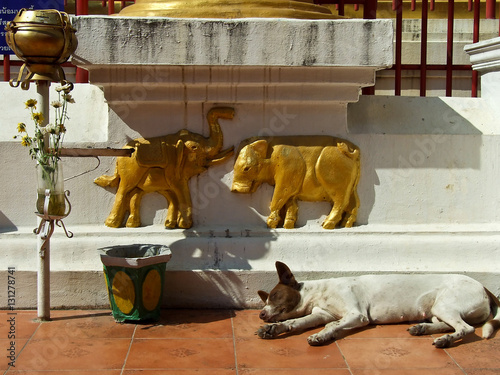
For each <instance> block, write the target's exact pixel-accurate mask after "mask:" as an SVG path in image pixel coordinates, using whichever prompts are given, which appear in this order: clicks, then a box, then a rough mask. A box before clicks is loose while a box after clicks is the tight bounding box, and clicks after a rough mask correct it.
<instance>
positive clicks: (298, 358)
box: [236, 336, 347, 369]
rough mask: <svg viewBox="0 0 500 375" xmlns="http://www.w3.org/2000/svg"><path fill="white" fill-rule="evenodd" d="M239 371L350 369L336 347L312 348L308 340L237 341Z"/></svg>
mask: <svg viewBox="0 0 500 375" xmlns="http://www.w3.org/2000/svg"><path fill="white" fill-rule="evenodd" d="M236 353H237V361H238V367H240V368H242V369H245V368H247V369H250V368H260V369H270V368H283V369H286V368H305V369H317V368H323V369H324V368H339V369H340V368H347V366H346V364H345V361H344V359H343V358H342V355H341V353H340V351H339V349H338V347H337V345H336V344H335V343H333V344H331V345H326V346H321V347H312V346H310V345H309V344H308V343H307V341H306V340H305V336H304V338H302V337H300V338H296V337H287V338H284V339H274V340H262V339H259V338H257V337H253V338H236Z"/></svg>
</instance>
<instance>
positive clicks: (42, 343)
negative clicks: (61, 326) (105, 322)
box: [16, 336, 130, 371]
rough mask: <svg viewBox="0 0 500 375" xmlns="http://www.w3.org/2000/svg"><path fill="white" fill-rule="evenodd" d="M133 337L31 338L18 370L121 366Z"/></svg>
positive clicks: (17, 363) (96, 368)
mask: <svg viewBox="0 0 500 375" xmlns="http://www.w3.org/2000/svg"><path fill="white" fill-rule="evenodd" d="M129 347H130V339H103V338H100V339H98V340H96V339H80V340H73V339H70V338H68V337H62V336H60V337H54V338H52V339H47V340H31V341H30V342H29V343H28V344H27V345H26V347H25V348H24V349H23V351H22V352H21V354H20V355H19V358H18V359H17V361H16V370H37V371H41V370H101V369H103V370H105V369H121V368H122V367H123V363H124V361H125V357H126V355H127V352H128V349H129Z"/></svg>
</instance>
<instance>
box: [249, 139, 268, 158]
mask: <svg viewBox="0 0 500 375" xmlns="http://www.w3.org/2000/svg"><path fill="white" fill-rule="evenodd" d="M250 146H251V147H252V148H253V149H254V151H255V152H256V153H257V154H258V155H259V156H260V157H261V158H262V159H265V158H266V155H267V146H268V143H267V141H266V140H265V139H259V140H258V141H255V142H253V143H251V144H250Z"/></svg>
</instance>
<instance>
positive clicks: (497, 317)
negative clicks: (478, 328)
mask: <svg viewBox="0 0 500 375" xmlns="http://www.w3.org/2000/svg"><path fill="white" fill-rule="evenodd" d="M484 290H485V291H486V294H487V295H488V297H489V298H490V303H491V313H492V315H493V318H492V319H490V320H488V321H487V322H486V323H485V324H484V325H483V338H485V339H489V338H490V337H491V336H492V335H493V333H494V332H495V331H496V330H497V329H499V328H500V301H499V300H498V298H497V297H496V296H495V295H494V294H493V293H491V292H490V291H489V290H488V289H486V288H484Z"/></svg>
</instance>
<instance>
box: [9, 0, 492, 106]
mask: <svg viewBox="0 0 500 375" xmlns="http://www.w3.org/2000/svg"><path fill="white" fill-rule="evenodd" d="M90 1H94V2H95V1H99V2H101V5H102V6H103V7H106V6H107V7H108V14H113V13H115V2H114V1H110V0H75V2H76V4H75V14H76V15H86V14H88V13H89V2H90ZM467 1H468V3H467V6H468V11H469V12H472V14H473V30H472V32H473V40H472V42H473V43H476V42H478V41H479V35H480V34H479V31H480V30H479V26H480V15H481V7H484V14H485V17H484V18H486V19H495V18H497V17H496V16H497V7H496V0H483V1H481V0H467ZM66 2H67V0H65V5H66ZM314 2H315V3H316V4H325V5H326V4H329V5H332V4H333V5H335V8H336V10H337V12H338V14H339V15H345V6H346V5H352V6H353V7H354V8H353V9H354V10H355V11H358V10H359V9H360V7H361V6H362V7H363V14H362V18H364V19H376V18H377V10H378V6H379V1H378V0H314ZM444 2H446V1H444ZM131 3H133V1H130V0H129V1H121V7H122V8H123V7H124V6H126V5H128V4H131ZM440 3H443V1H441V2H440ZM405 4H406V5H408V4H409V5H410V11H412V12H414V11H416V9H417V6H416V5H417V1H416V0H392V11H393V12H394V18H395V20H396V30H395V58H394V66H393V67H392V70H393V71H394V74H395V77H394V94H395V95H401V91H402V76H403V71H419V74H420V95H421V96H426V92H427V72H428V71H444V72H445V73H446V78H445V80H446V83H445V86H446V87H445V91H446V96H451V95H452V89H453V73H454V72H455V71H471V66H470V65H463V64H454V63H453V41H454V40H453V37H454V35H453V27H454V22H455V0H448V1H447V8H448V9H447V38H446V61H445V62H443V64H428V63H427V57H428V51H427V47H428V43H427V39H428V28H427V25H428V20H429V11H434V10H435V8H436V0H421V15H420V19H421V30H420V34H421V43H420V63H419V64H403V62H402V42H403V5H405ZM360 18H361V17H360ZM498 35H500V25H499V30H498ZM11 65H19V61H11V60H10V57H9V55H4V58H3V68H4V80H6V81H8V80H9V79H10V66H11ZM69 65H70V64H69ZM471 80H472V83H471V96H472V97H476V96H477V92H478V74H477V72H475V71H472V73H471ZM76 82H79V83H80V82H88V73H87V71H86V70H84V69H79V68H77V69H76ZM374 92H375V89H374V88H373V87H369V88H366V89H364V90H363V93H364V94H373V93H374Z"/></svg>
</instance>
